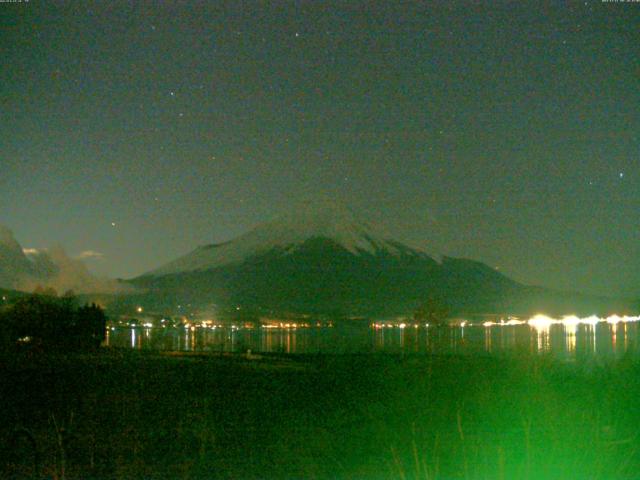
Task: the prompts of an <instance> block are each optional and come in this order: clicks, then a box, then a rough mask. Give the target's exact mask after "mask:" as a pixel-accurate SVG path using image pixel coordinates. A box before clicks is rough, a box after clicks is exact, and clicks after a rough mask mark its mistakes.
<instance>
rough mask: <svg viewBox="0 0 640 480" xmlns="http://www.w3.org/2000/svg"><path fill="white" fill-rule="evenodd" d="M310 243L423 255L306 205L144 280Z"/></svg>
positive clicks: (326, 205) (358, 222) (323, 207)
mask: <svg viewBox="0 0 640 480" xmlns="http://www.w3.org/2000/svg"><path fill="white" fill-rule="evenodd" d="M311 238H326V239H329V240H332V241H334V242H335V243H337V244H338V245H340V246H341V247H342V248H344V249H346V250H347V251H349V252H351V253H352V254H354V255H360V254H362V253H369V254H375V253H377V252H379V251H385V252H387V253H389V254H391V255H400V254H402V253H407V252H411V251H414V252H416V253H419V254H425V255H426V252H423V251H422V250H420V249H414V248H409V247H405V246H404V245H402V244H401V243H399V242H396V241H393V240H391V236H390V235H387V234H386V233H385V232H384V231H383V230H382V229H381V228H379V227H374V226H373V224H372V223H370V222H368V221H366V220H364V219H362V218H360V217H359V216H357V215H356V214H355V213H353V212H352V211H351V210H350V209H348V208H346V207H345V206H343V205H341V204H340V203H338V202H335V201H332V200H321V201H307V202H302V203H301V204H300V205H298V207H297V208H294V209H292V210H291V211H288V212H285V213H283V214H281V215H280V216H278V217H276V218H275V219H274V220H273V221H270V222H266V223H262V224H260V225H258V226H256V227H255V228H254V229H253V230H251V231H249V232H247V233H245V234H244V235H241V236H240V237H238V238H236V239H234V240H232V241H229V242H226V243H222V244H216V245H207V246H203V247H199V248H197V249H196V250H194V251H193V252H191V253H189V254H187V255H185V256H183V257H181V258H178V259H177V260H175V261H173V262H171V263H169V264H167V265H165V266H163V267H161V268H159V269H157V270H153V271H151V272H149V273H148V274H147V275H155V276H160V275H168V274H173V273H180V272H189V271H203V270H209V269H213V268H217V267H220V266H223V265H228V264H233V263H240V262H242V261H244V260H246V259H247V258H250V257H252V256H255V255H260V254H262V253H266V252H268V251H270V250H273V249H283V250H284V249H286V250H287V251H288V252H289V253H291V252H294V251H295V250H296V249H297V248H299V247H300V245H302V244H303V243H304V242H305V241H306V240H309V239H311Z"/></svg>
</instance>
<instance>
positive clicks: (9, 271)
mask: <svg viewBox="0 0 640 480" xmlns="http://www.w3.org/2000/svg"><path fill="white" fill-rule="evenodd" d="M32 272H33V265H32V264H31V262H30V261H29V259H28V258H27V256H26V255H25V254H24V252H23V250H22V247H21V246H20V244H19V243H18V242H17V241H16V239H15V237H14V236H13V232H12V231H11V230H9V229H8V228H7V227H4V226H2V225H0V287H5V288H14V287H16V286H17V285H18V284H19V283H20V281H21V279H22V278H25V277H27V276H30V275H31V274H32Z"/></svg>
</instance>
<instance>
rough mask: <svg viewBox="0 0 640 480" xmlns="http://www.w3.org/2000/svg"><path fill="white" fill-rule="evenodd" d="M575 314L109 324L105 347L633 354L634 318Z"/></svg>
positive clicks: (635, 339) (574, 356)
mask: <svg viewBox="0 0 640 480" xmlns="http://www.w3.org/2000/svg"><path fill="white" fill-rule="evenodd" d="M590 318H591V319H587V320H585V321H580V319H576V317H567V318H565V319H563V320H557V321H553V320H549V319H546V317H545V318H543V319H542V320H540V319H539V318H538V319H536V318H535V317H534V319H530V320H529V321H528V322H517V321H513V322H512V323H509V324H507V323H504V322H503V323H502V324H501V323H492V322H484V323H473V324H472V323H468V322H461V323H456V324H454V325H450V326H443V327H433V326H430V327H427V326H425V325H422V324H421V325H413V324H404V323H399V324H398V323H384V322H382V323H365V324H362V323H355V322H354V323H351V324H350V323H347V322H343V323H336V324H335V325H334V326H332V327H329V326H322V327H308V326H306V327H299V326H296V327H293V326H291V325H290V326H289V327H286V326H282V327H279V326H273V325H272V326H270V327H271V328H265V327H249V326H231V325H227V326H225V325H215V326H203V325H199V326H197V327H196V326H193V325H191V326H188V327H186V328H185V327H139V326H138V327H111V328H109V329H108V332H107V339H106V342H105V343H106V345H109V346H114V347H121V348H134V349H150V350H158V351H183V352H232V353H245V352H247V350H251V351H252V352H253V353H259V352H264V353H293V354H309V353H328V354H340V353H383V352H387V353H418V354H435V355H448V354H456V355H494V354H497V355H500V354H508V353H512V352H526V353H533V354H551V355H552V356H554V357H557V358H559V359H563V360H576V359H578V360H580V359H602V360H608V359H617V358H620V357H622V356H624V355H631V356H634V357H635V356H638V349H637V345H638V329H639V327H638V322H637V321H613V322H612V321H606V320H604V319H601V320H599V321H598V320H593V318H594V317H590Z"/></svg>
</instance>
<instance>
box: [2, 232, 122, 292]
mask: <svg viewBox="0 0 640 480" xmlns="http://www.w3.org/2000/svg"><path fill="white" fill-rule="evenodd" d="M38 286H41V287H45V288H53V289H55V290H56V291H57V292H58V293H63V292H65V291H68V290H73V291H74V292H76V293H124V292H127V291H131V288H130V287H127V286H125V285H122V284H120V283H119V282H116V281H114V280H110V279H106V278H98V277H96V276H94V275H92V274H91V273H90V272H89V270H88V269H87V267H86V265H85V264H84V263H83V262H82V261H80V260H77V259H73V258H71V257H69V256H68V255H67V253H66V252H65V250H64V249H63V248H62V247H61V246H59V245H55V246H53V247H51V248H48V249H23V248H22V246H21V245H20V244H19V243H18V241H17V240H16V239H15V237H14V235H13V232H12V231H11V230H9V229H8V228H7V227H5V226H2V225H0V288H6V289H13V290H22V291H32V290H34V289H35V288H36V287H38Z"/></svg>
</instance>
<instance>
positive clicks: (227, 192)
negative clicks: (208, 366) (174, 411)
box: [0, 0, 640, 296]
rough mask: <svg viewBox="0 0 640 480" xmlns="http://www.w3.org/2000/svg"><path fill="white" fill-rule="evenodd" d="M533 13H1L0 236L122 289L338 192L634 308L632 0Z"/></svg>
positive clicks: (639, 71)
mask: <svg viewBox="0 0 640 480" xmlns="http://www.w3.org/2000/svg"><path fill="white" fill-rule="evenodd" d="M541 3H542V2H462V1H461V2H450V1H446V2H445V1H442V2H425V3H422V2H420V3H417V2H373V1H367V2H329V1H326V2H325V1H300V2H284V1H282V2H280V1H277V2H238V1H232V2H203V1H191V2H124V1H117V0H116V1H110V2H95V3H94V2H90V1H83V2H66V3H63V2H53V1H44V0H31V1H28V2H27V1H23V2H19V3H0V22H1V23H0V27H1V32H2V42H1V44H0V50H1V51H2V58H3V61H2V68H1V69H0V102H1V109H0V121H1V128H0V206H1V207H2V208H0V223H1V224H4V225H6V226H8V227H10V228H11V229H12V230H13V231H14V233H15V235H16V237H17V239H18V241H19V242H20V243H21V244H22V245H23V246H24V247H26V248H42V247H46V246H49V245H52V244H54V243H60V244H62V245H63V246H64V247H65V248H66V249H67V251H68V253H70V254H72V255H76V256H79V255H82V256H84V257H85V258H86V260H87V262H88V265H89V266H90V268H91V269H92V270H93V271H94V272H96V273H99V274H103V275H110V276H114V277H123V278H128V277H131V276H135V275H139V274H141V273H143V272H145V271H147V270H150V269H152V268H155V267H158V266H159V265H161V264H163V263H165V262H167V261H169V260H172V259H174V258H175V257H177V256H179V255H182V254H184V253H187V252H188V251H190V250H191V249H193V248H195V247H196V246H197V245H201V244H208V243H213V242H221V241H225V240H229V239H231V238H233V237H235V236H237V235H239V234H241V233H243V232H245V231H246V230H248V229H250V228H251V227H252V226H253V225H255V224H256V223H258V222H261V221H264V220H267V219H269V218H271V217H273V216H274V215H276V214H278V213H280V212H283V211H286V210H287V209H289V208H290V206H291V205H292V204H295V203H296V202H297V201H298V199H300V198H302V197H305V198H313V196H314V195H318V196H325V197H326V196H330V197H335V198H337V199H339V200H340V201H341V202H343V203H345V204H348V205H349V206H351V208H352V209H354V210H355V211H357V212H360V213H361V214H363V215H365V216H367V217H369V218H372V219H374V221H376V222H378V223H382V224H383V225H385V226H386V228H387V229H388V230H391V231H393V232H394V234H395V236H396V237H397V238H398V239H399V240H404V241H407V242H410V243H412V244H417V245H419V246H422V247H424V248H426V249H427V250H428V251H431V252H435V253H440V254H446V255H451V256H461V257H468V258H473V259H478V260H482V261H484V262H486V263H487V264H489V265H491V266H492V267H494V268H498V269H499V270H500V271H502V272H504V273H506V274H508V275H510V276H511V277H513V278H515V279H516V280H519V281H522V282H526V283H531V284H538V285H544V286H548V287H555V288H565V289H572V290H582V291H585V292H592V293H599V294H606V295H633V296H640V222H639V220H640V218H639V214H640V188H639V187H638V182H639V181H640V156H639V155H640V148H639V147H640V137H639V135H640V51H639V50H640V33H639V32H640V29H639V28H638V27H639V26H640V4H638V3H635V4H634V3H612V2H600V1H598V2H594V1H587V2H584V1H580V2H565V3H562V4H561V3H560V2H551V3H548V4H546V5H542V4H541ZM83 252H84V254H83Z"/></svg>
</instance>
